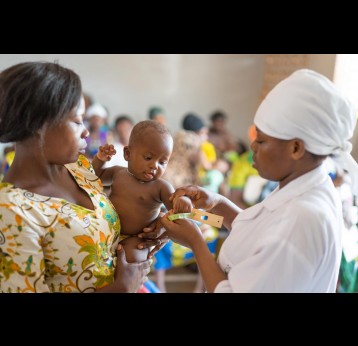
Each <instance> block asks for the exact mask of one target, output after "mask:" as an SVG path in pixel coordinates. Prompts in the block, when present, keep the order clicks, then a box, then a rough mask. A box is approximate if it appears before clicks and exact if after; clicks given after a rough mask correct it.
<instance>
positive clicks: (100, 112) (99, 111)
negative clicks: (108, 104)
mask: <svg viewBox="0 0 358 346" xmlns="http://www.w3.org/2000/svg"><path fill="white" fill-rule="evenodd" d="M94 115H97V116H99V117H101V118H102V119H106V118H107V116H108V113H107V111H106V109H105V108H104V107H103V106H102V105H101V104H100V103H94V104H93V105H91V106H89V107H88V109H87V112H86V116H87V118H88V119H90V118H92V117H93V116H94Z"/></svg>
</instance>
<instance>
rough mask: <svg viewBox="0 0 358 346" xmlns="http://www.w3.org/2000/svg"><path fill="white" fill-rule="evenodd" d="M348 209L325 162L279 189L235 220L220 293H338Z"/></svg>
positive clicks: (222, 253) (222, 256) (224, 256)
mask: <svg viewBox="0 0 358 346" xmlns="http://www.w3.org/2000/svg"><path fill="white" fill-rule="evenodd" d="M342 230H343V218H342V207H341V202H340V199H339V196H338V193H337V191H336V190H335V188H334V185H333V183H332V181H331V179H330V177H329V176H328V174H327V173H326V170H325V169H324V168H323V166H322V165H321V166H320V167H318V168H316V169H314V170H313V171H311V172H308V173H306V174H304V175H302V176H300V177H299V178H297V179H295V180H293V181H291V182H290V183H289V184H287V185H286V186H285V187H284V188H283V189H282V190H279V189H278V188H277V189H276V190H275V191H273V193H272V194H271V195H269V196H268V197H267V199H266V200H264V201H263V202H261V203H260V204H257V205H255V206H253V207H251V208H249V209H247V210H245V211H242V212H241V213H240V214H239V215H238V216H237V217H236V218H235V219H234V221H233V223H232V230H231V232H230V234H229V236H228V238H227V240H226V241H225V242H224V244H223V246H222V248H221V251H220V254H219V259H218V262H219V264H220V266H221V268H222V269H223V270H224V271H225V272H226V273H228V280H224V281H222V282H220V283H219V284H218V285H217V287H216V288H215V292H335V289H336V284H337V279H338V273H339V266H340V261H341V254H342V242H341V237H342Z"/></svg>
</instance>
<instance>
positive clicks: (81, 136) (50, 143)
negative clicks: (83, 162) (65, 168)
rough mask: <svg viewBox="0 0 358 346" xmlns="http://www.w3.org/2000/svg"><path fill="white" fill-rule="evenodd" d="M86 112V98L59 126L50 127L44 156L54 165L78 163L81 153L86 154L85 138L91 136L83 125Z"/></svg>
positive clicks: (46, 133) (46, 135)
mask: <svg viewBox="0 0 358 346" xmlns="http://www.w3.org/2000/svg"><path fill="white" fill-rule="evenodd" d="M84 111H85V102H84V98H83V97H81V100H80V102H79V104H78V106H77V107H75V108H73V109H72V110H71V112H70V113H69V114H68V117H67V118H65V119H64V120H63V121H62V122H61V123H60V124H59V125H57V126H54V127H50V128H48V129H47V130H46V132H45V136H44V148H43V150H44V154H45V156H46V158H47V160H48V161H49V162H50V163H53V164H58V165H60V164H67V163H72V162H76V161H77V158H78V154H79V153H82V154H83V153H84V151H85V148H86V146H87V143H86V140H85V138H86V137H87V136H88V135H89V132H88V130H87V129H86V127H85V126H84V124H83V116H84Z"/></svg>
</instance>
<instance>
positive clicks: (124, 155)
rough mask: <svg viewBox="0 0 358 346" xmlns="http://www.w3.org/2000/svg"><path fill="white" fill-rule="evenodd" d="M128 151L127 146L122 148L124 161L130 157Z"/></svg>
mask: <svg viewBox="0 0 358 346" xmlns="http://www.w3.org/2000/svg"><path fill="white" fill-rule="evenodd" d="M130 153H131V151H130V149H129V146H128V145H126V146H125V147H124V148H123V157H124V159H125V160H126V161H129V157H130Z"/></svg>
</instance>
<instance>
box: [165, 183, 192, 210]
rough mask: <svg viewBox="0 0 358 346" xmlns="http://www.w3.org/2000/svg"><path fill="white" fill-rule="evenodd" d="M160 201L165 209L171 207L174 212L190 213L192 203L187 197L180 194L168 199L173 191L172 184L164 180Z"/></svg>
mask: <svg viewBox="0 0 358 346" xmlns="http://www.w3.org/2000/svg"><path fill="white" fill-rule="evenodd" d="M162 182H163V184H162V188H161V193H160V197H161V201H162V202H163V203H164V205H165V207H166V208H167V210H171V209H173V211H174V213H190V212H191V209H192V208H193V205H192V203H191V200H190V198H189V197H186V196H180V197H177V198H175V199H174V201H173V202H172V201H170V200H169V197H170V195H171V194H172V193H173V192H174V188H173V186H172V185H171V184H170V183H169V182H168V181H166V180H162Z"/></svg>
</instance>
